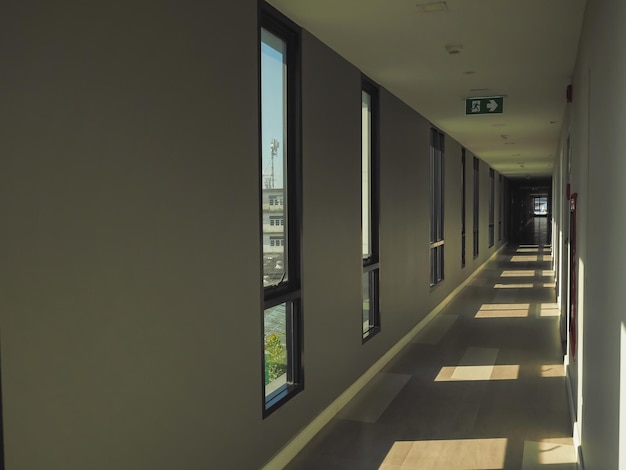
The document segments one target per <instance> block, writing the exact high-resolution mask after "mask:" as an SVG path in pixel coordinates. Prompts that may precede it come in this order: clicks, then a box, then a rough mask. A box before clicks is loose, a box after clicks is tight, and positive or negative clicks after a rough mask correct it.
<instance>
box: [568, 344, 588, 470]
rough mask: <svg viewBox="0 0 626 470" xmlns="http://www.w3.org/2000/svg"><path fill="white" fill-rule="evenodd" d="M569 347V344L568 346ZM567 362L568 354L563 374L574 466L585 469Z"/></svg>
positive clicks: (581, 469) (579, 469)
mask: <svg viewBox="0 0 626 470" xmlns="http://www.w3.org/2000/svg"><path fill="white" fill-rule="evenodd" d="M568 347H569V346H568ZM568 362H569V356H568V357H566V362H565V364H564V365H565V370H566V374H565V388H566V389H567V401H568V404H569V416H570V421H571V422H572V429H573V433H574V435H573V436H572V438H573V440H574V449H576V468H577V470H585V464H584V462H585V461H584V459H583V448H582V446H581V442H580V432H579V429H578V422H576V418H575V417H576V410H575V409H574V395H573V393H574V390H573V389H572V379H571V377H570V375H569V367H567V366H568Z"/></svg>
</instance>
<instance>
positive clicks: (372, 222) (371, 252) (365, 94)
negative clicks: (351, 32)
mask: <svg viewBox="0 0 626 470" xmlns="http://www.w3.org/2000/svg"><path fill="white" fill-rule="evenodd" d="M377 116H378V89H377V87H376V85H374V84H373V83H372V82H371V81H369V80H368V79H366V78H365V77H364V78H363V89H362V91H361V126H362V127H361V129H362V132H361V136H362V142H361V174H362V185H361V201H362V203H361V213H362V216H361V227H362V230H361V233H362V236H361V242H362V245H363V278H362V282H361V284H362V289H363V315H362V325H363V330H362V333H363V341H365V340H367V339H369V338H371V337H372V336H373V335H374V334H376V333H377V332H378V331H379V330H380V302H379V284H380V263H379V258H378V139H377V128H378V126H377Z"/></svg>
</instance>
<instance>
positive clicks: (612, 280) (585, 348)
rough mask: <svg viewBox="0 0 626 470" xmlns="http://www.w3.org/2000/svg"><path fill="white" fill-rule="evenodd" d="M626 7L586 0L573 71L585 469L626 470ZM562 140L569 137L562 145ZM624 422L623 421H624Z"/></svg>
mask: <svg viewBox="0 0 626 470" xmlns="http://www.w3.org/2000/svg"><path fill="white" fill-rule="evenodd" d="M624 18H626V4H624V2H622V1H620V0H598V1H594V2H588V4H587V10H586V14H585V22H584V25H583V32H582V37H581V42H580V47H579V54H578V60H577V65H576V69H575V75H574V82H573V86H574V102H573V105H572V108H571V113H572V114H571V119H572V121H571V122H572V125H571V130H572V174H571V180H572V192H576V193H578V208H577V209H578V210H577V219H578V220H577V222H578V229H579V232H578V239H577V242H578V243H577V244H578V247H577V248H578V255H579V261H578V264H577V267H578V269H579V283H578V288H579V293H580V294H579V302H578V305H579V325H578V326H579V331H581V333H580V335H579V344H580V345H581V346H582V349H579V356H580V357H579V361H578V364H577V366H578V367H577V368H576V370H575V372H574V373H577V374H579V376H578V379H579V381H580V382H579V385H578V390H577V397H578V403H577V405H578V419H579V420H580V427H581V442H582V451H583V455H584V463H585V468H586V469H587V470H595V469H606V468H622V467H619V465H620V462H621V465H622V466H623V462H624V455H622V456H620V452H621V453H624V452H626V451H625V450H624V447H623V446H620V441H621V442H625V437H624V436H625V434H626V429H623V428H620V421H619V416H620V411H621V410H622V409H623V407H625V406H626V403H623V402H622V403H620V392H621V393H622V394H623V392H624V391H623V390H620V375H621V371H622V370H624V364H621V362H620V357H621V354H620V353H621V349H620V348H622V347H623V346H622V345H621V343H620V342H621V339H620V334H621V331H622V328H623V325H624V322H625V321H626V313H625V312H624V309H623V308H622V304H623V279H624V277H625V275H626V272H625V271H626V268H625V266H626V250H625V249H624V247H623V240H624V239H625V236H626V217H625V216H626V212H625V208H624V204H623V201H624V200H625V199H626V190H625V188H624V184H623V181H622V179H623V175H624V174H626V164H625V163H624V162H625V160H624V158H623V155H622V154H623V149H624V148H625V146H626V137H625V136H624V132H623V128H624V125H626V108H625V107H624V105H623V103H624V102H626V90H625V89H624V86H623V83H624V82H625V79H626V61H624V60H622V58H623V57H624V54H625V53H626V34H625V32H624V29H623V26H622V23H623V19H624ZM561 145H562V146H563V145H564V142H562V144H561ZM622 425H623V423H622Z"/></svg>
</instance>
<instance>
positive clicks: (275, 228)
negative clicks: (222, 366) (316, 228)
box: [259, 6, 303, 416]
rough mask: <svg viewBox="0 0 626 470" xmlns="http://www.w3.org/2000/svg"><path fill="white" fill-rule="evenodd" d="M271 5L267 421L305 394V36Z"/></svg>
mask: <svg viewBox="0 0 626 470" xmlns="http://www.w3.org/2000/svg"><path fill="white" fill-rule="evenodd" d="M287 21H288V20H286V19H284V18H282V16H281V15H280V14H279V13H278V12H276V11H274V10H273V9H271V8H270V7H267V6H265V7H264V9H263V11H262V16H261V29H260V59H261V60H260V67H261V69H260V80H261V132H260V135H261V148H260V152H259V153H260V179H259V183H260V191H261V208H260V210H261V238H262V247H263V252H262V253H263V255H262V256H263V259H262V265H263V292H264V295H263V306H262V310H263V317H262V318H263V320H262V321H263V361H262V363H263V375H262V376H263V380H262V383H263V411H264V413H263V414H264V416H267V415H269V414H270V413H271V412H272V411H274V410H275V409H277V408H278V407H279V406H281V405H282V404H283V403H284V402H286V401H287V400H289V399H290V398H291V397H292V396H294V395H295V394H296V393H297V392H299V391H300V390H302V388H303V372H302V360H301V356H302V342H301V336H302V331H301V325H302V321H301V318H302V304H301V301H300V298H301V286H300V277H301V276H300V243H299V241H300V213H301V210H300V200H301V197H300V188H301V184H300V180H301V176H300V144H299V142H300V137H299V135H300V130H299V128H300V117H299V115H298V114H297V110H298V109H299V105H298V100H299V96H297V90H298V89H299V87H298V80H299V71H298V59H297V54H298V52H299V32H298V30H297V29H296V28H295V27H293V26H292V25H291V24H289V23H288V22H287Z"/></svg>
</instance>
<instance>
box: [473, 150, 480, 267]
mask: <svg viewBox="0 0 626 470" xmlns="http://www.w3.org/2000/svg"><path fill="white" fill-rule="evenodd" d="M479 183H480V160H478V158H476V157H474V220H473V222H474V226H473V235H474V258H476V257H477V256H478V251H479V250H478V248H479V245H478V228H479V218H478V217H479V214H478V209H479V207H480V201H479V198H478V197H479V186H478V185H479Z"/></svg>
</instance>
